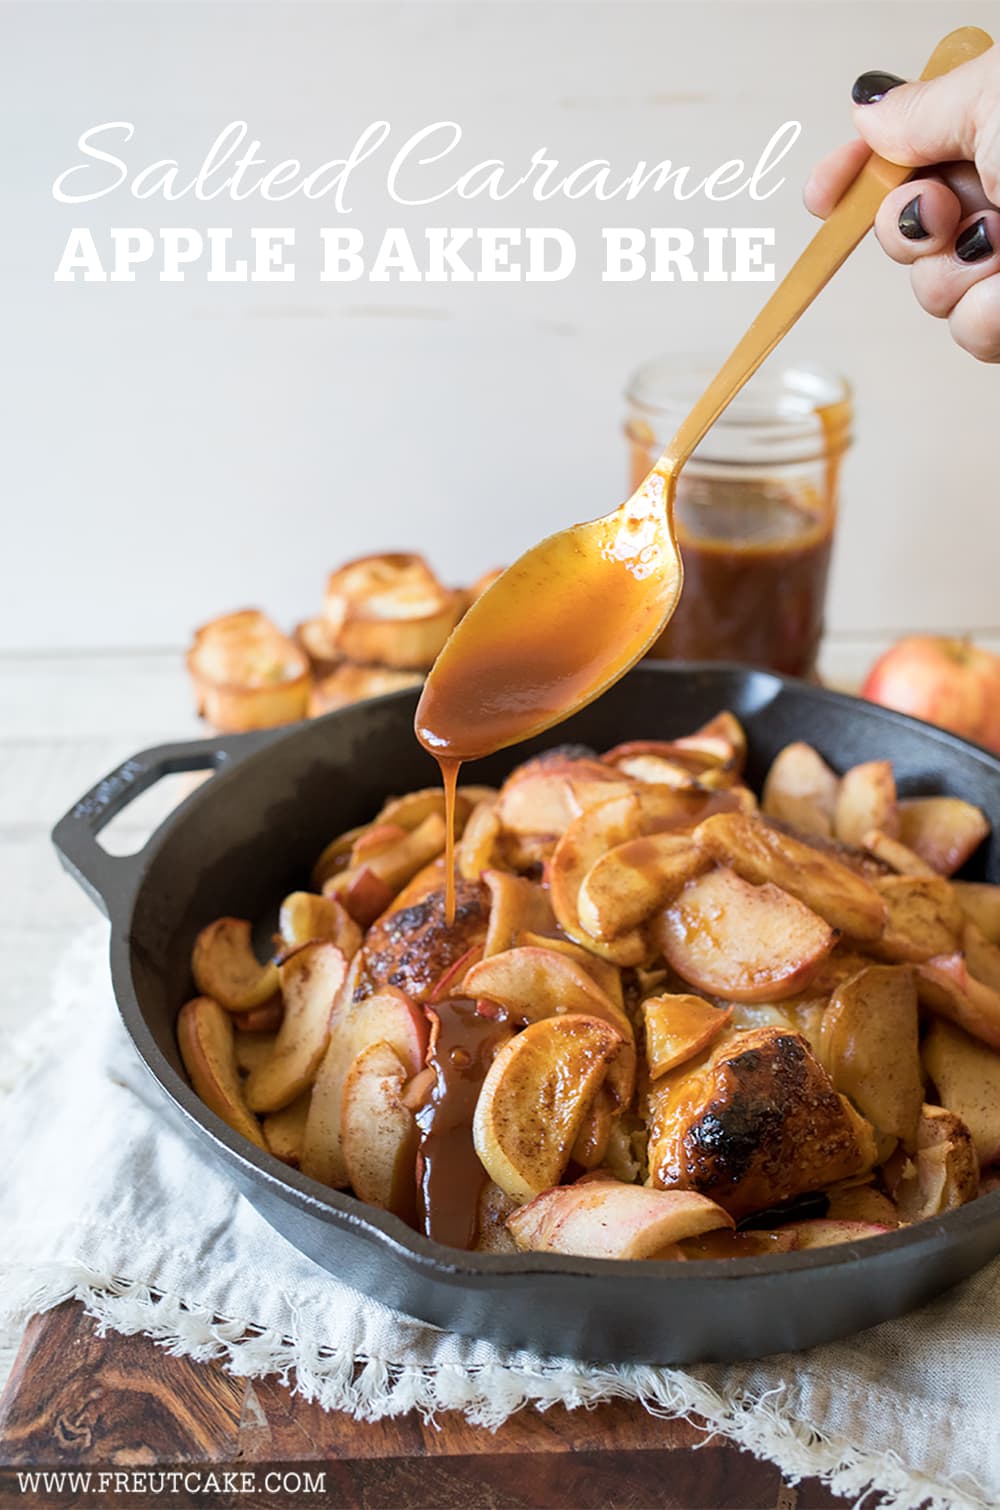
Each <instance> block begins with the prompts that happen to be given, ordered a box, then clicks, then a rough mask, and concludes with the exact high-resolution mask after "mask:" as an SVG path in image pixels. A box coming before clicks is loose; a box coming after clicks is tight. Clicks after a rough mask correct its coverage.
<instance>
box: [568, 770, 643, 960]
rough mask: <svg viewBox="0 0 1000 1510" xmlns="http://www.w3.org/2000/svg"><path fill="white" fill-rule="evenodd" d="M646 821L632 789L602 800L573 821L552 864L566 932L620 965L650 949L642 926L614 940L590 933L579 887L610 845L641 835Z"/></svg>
mask: <svg viewBox="0 0 1000 1510" xmlns="http://www.w3.org/2000/svg"><path fill="white" fill-rule="evenodd" d="M641 823H642V810H641V808H640V805H639V802H638V799H637V798H636V797H635V795H634V794H632V793H629V794H628V795H626V796H622V797H614V798H612V799H611V800H610V801H608V802H602V803H599V804H598V805H597V806H596V807H592V808H589V809H588V810H587V812H585V813H582V814H581V815H580V817H579V818H577V819H575V820H574V821H573V822H572V823H571V824H570V825H569V827H568V828H567V829H566V832H565V833H564V834H563V836H562V838H561V839H560V840H559V843H558V844H557V845H556V847H555V851H554V853H553V855H552V863H551V866H550V868H549V895H550V897H551V899H552V907H553V911H554V912H555V915H556V918H557V920H558V922H559V926H560V927H561V928H562V930H563V932H564V933H566V934H568V935H569V937H570V938H571V939H574V940H575V941H576V942H577V943H578V944H583V945H584V946H585V947H586V948H588V949H591V950H593V952H594V953H595V954H599V955H601V956H602V958H604V959H609V960H611V961H612V962H613V963H614V964H616V965H623V966H624V965H637V964H639V963H640V962H641V961H642V959H643V958H644V957H645V955H646V952H647V948H646V942H645V940H644V938H643V936H642V934H641V932H640V931H639V930H638V929H632V930H630V931H629V932H627V933H623V934H621V935H620V936H619V937H618V938H616V939H614V940H613V941H609V940H607V939H597V938H595V937H594V936H593V935H592V934H590V933H588V932H587V930H586V929H585V928H584V926H583V924H582V922H581V920H580V913H579V898H580V888H581V886H582V885H583V882H584V879H585V878H586V876H587V874H588V872H589V871H590V869H591V867H592V866H593V865H595V864H596V863H597V861H598V860H599V859H600V858H601V856H602V855H604V854H606V852H607V851H608V850H609V849H614V848H616V847H617V845H619V844H624V843H626V842H627V841H628V840H629V839H637V838H639V836H640V833H641Z"/></svg>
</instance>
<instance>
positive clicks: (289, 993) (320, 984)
mask: <svg viewBox="0 0 1000 1510" xmlns="http://www.w3.org/2000/svg"><path fill="white" fill-rule="evenodd" d="M279 974H280V977H281V994H282V996H283V998H284V1002H285V1016H284V1019H283V1021H282V1024H281V1027H280V1028H279V1029H278V1036H277V1038H276V1039H275V1041H274V1052H273V1053H272V1055H271V1057H270V1059H268V1060H266V1061H265V1063H264V1064H261V1065H259V1066H258V1067H257V1069H255V1070H252V1071H251V1073H250V1076H249V1078H248V1080H247V1084H246V1097H247V1104H248V1105H249V1106H250V1108H251V1110H253V1111H255V1112H276V1111H280V1110H281V1108H282V1107H283V1106H288V1105H289V1104H290V1102H292V1101H294V1100H295V1098H296V1096H298V1095H301V1093H302V1092H303V1091H304V1090H306V1089H307V1087H308V1086H310V1085H312V1083H313V1080H314V1079H315V1078H316V1071H317V1070H318V1069H319V1066H320V1061H321V1060H322V1058H323V1054H324V1053H325V1051H326V1045H327V1041H328V1039H329V1036H330V1016H331V1013H332V1012H333V1006H334V1002H335V1001H336V999H337V993H338V991H339V990H340V988H341V986H342V985H343V983H344V979H345V977H346V975H347V960H346V959H345V958H344V956H343V954H342V953H341V951H340V950H339V949H338V948H337V946H336V944H327V943H313V944H305V945H303V947H302V948H301V949H299V950H297V951H296V952H295V953H294V954H292V955H290V956H289V957H288V959H287V960H285V962H284V964H283V965H282V966H281V967H280V971H279Z"/></svg>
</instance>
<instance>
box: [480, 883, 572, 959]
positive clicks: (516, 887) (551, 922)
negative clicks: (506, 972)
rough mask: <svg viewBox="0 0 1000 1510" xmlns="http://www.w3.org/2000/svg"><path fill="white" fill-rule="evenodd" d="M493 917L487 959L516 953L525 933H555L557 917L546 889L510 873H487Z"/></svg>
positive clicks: (490, 923) (487, 942)
mask: <svg viewBox="0 0 1000 1510" xmlns="http://www.w3.org/2000/svg"><path fill="white" fill-rule="evenodd" d="M482 881H483V885H484V886H485V887H486V889H487V891H488V892H489V896H490V917H489V923H488V925H487V929H486V943H485V945H484V947H483V957H484V958H485V959H489V957H490V955H492V954H502V953H503V951H504V950H505V949H513V947H514V945H515V944H516V943H517V941H518V939H519V938H520V936H521V934H522V933H554V932H555V931H556V927H557V924H556V917H555V913H554V912H553V911H552V903H551V902H550V901H549V894H548V892H547V891H546V889H545V887H544V886H539V884H538V882H537V881H529V880H527V879H526V878H525V877H524V876H515V875H512V874H511V873H510V871H508V870H484V871H483V875H482Z"/></svg>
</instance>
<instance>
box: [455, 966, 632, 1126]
mask: <svg viewBox="0 0 1000 1510" xmlns="http://www.w3.org/2000/svg"><path fill="white" fill-rule="evenodd" d="M456 994H457V995H461V996H468V997H471V998H473V999H474V1000H483V999H485V1000H486V1001H492V1002H496V1003H497V1005H498V1006H501V1007H503V1009H504V1011H505V1012H506V1013H507V1014H508V1016H509V1017H511V1018H513V1019H514V1020H515V1021H516V1022H521V1023H531V1022H541V1021H542V1020H543V1019H545V1018H549V1017H557V1016H563V1015H567V1014H581V1013H582V1014H584V1015H586V1016H590V1017H599V1018H600V1019H601V1020H602V1021H604V1022H607V1023H610V1025H611V1026H612V1027H613V1028H614V1030H615V1032H616V1033H617V1034H618V1036H619V1037H620V1039H621V1048H620V1051H619V1053H618V1054H616V1056H615V1061H614V1065H613V1066H612V1068H611V1069H610V1070H609V1072H608V1085H609V1087H610V1088H611V1089H613V1090H614V1093H615V1096H616V1097H617V1100H618V1103H619V1105H620V1106H623V1107H624V1106H627V1105H628V1104H629V1102H630V1101H631V1099H632V1095H633V1093H634V1091H635V1062H636V1056H635V1041H634V1035H633V1033H632V1024H631V1022H630V1020H629V1017H628V1015H627V1013H626V1012H625V1011H624V1009H623V1008H622V1007H620V1006H618V1005H617V1003H616V1002H614V1001H612V999H611V998H610V997H609V996H607V995H606V994H605V993H604V992H603V991H602V990H601V988H600V987H599V986H598V984H597V982H596V981H595V980H594V978H593V976H592V975H590V974H589V973H588V971H586V970H585V969H584V968H583V966H582V965H580V964H578V963H577V962H576V961H575V960H573V959H570V958H569V956H568V955H565V954H561V953H560V952H559V951H558V950H555V949H540V948H519V949H508V950H506V951H505V952H504V953H503V954H494V955H491V956H490V958H489V959H484V960H481V961H480V962H479V964H477V965H473V967H472V969H471V970H469V971H468V973H467V974H466V976H465V979H464V981H463V982H462V986H461V990H460V991H458V992H456Z"/></svg>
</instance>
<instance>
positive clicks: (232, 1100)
mask: <svg viewBox="0 0 1000 1510" xmlns="http://www.w3.org/2000/svg"><path fill="white" fill-rule="evenodd" d="M177 1042H178V1044H179V1045H180V1051H181V1058H182V1060H183V1061H184V1068H185V1069H186V1070H187V1072H188V1077H189V1078H190V1081H191V1084H192V1085H193V1086H194V1089H195V1090H196V1091H197V1093H198V1095H199V1096H200V1097H201V1099H202V1101H204V1103H205V1105H206V1106H207V1107H208V1108H209V1110H210V1111H213V1112H214V1113H215V1115H216V1116H217V1117H221V1118H222V1120H223V1122H225V1123H226V1125H227V1126H228V1127H231V1128H232V1130H233V1132H237V1133H239V1134H240V1135H241V1137H244V1138H248V1139H249V1141H250V1142H251V1143H255V1144H256V1145H257V1147H258V1148H266V1147H267V1144H266V1143H265V1142H264V1135H263V1133H262V1132H261V1130H260V1123H259V1122H258V1121H257V1118H256V1117H255V1116H254V1115H253V1113H252V1112H251V1110H250V1108H249V1107H248V1106H247V1103H246V1097H245V1095H244V1091H243V1086H242V1085H241V1083H240V1075H239V1070H238V1068H237V1064H236V1048H235V1030H234V1028H233V1023H232V1019H231V1018H230V1017H229V1016H227V1014H226V1013H225V1012H224V1011H223V1010H222V1008H221V1007H220V1006H219V1004H218V1002H217V1001H213V1000H212V998H211V997H209V996H196V997H195V998H194V1000H193V1001H189V1002H187V1003H185V1005H184V1006H183V1007H182V1008H181V1010H180V1015H179V1016H178V1018H177Z"/></svg>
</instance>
